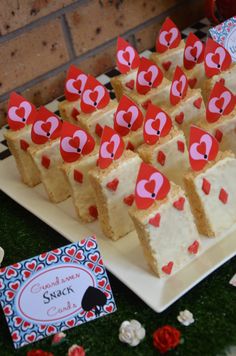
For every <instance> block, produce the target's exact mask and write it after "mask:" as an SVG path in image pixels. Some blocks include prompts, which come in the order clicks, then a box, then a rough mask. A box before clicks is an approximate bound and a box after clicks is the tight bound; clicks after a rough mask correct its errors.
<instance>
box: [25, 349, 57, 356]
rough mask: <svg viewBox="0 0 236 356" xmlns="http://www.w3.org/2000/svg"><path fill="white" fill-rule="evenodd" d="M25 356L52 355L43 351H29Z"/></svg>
mask: <svg viewBox="0 0 236 356" xmlns="http://www.w3.org/2000/svg"><path fill="white" fill-rule="evenodd" d="M27 356H53V354H52V353H51V352H47V351H43V350H30V351H28V352H27Z"/></svg>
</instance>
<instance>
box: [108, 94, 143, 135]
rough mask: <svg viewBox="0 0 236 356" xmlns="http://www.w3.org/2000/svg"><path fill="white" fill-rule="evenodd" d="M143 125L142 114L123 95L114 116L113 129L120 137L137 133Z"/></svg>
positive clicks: (135, 105) (136, 106)
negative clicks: (133, 132) (132, 132)
mask: <svg viewBox="0 0 236 356" xmlns="http://www.w3.org/2000/svg"><path fill="white" fill-rule="evenodd" d="M142 123H143V114H142V111H141V110H140V109H139V107H138V105H137V104H135V103H134V102H133V101H132V100H130V99H129V98H128V97H127V96H125V95H123V96H122V98H121V100H120V102H119V105H118V107H117V110H116V113H115V116H114V129H115V130H116V132H118V134H119V135H121V136H126V135H128V133H129V132H130V131H137V130H138V129H139V128H140V127H141V126H142Z"/></svg>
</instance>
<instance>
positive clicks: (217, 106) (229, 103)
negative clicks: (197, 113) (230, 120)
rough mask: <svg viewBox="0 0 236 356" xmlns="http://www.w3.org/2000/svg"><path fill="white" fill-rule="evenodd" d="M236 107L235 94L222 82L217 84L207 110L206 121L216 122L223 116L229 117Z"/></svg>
mask: <svg viewBox="0 0 236 356" xmlns="http://www.w3.org/2000/svg"><path fill="white" fill-rule="evenodd" d="M235 105H236V98H235V96H234V95H233V93H232V92H231V91H230V90H229V89H228V88H226V87H225V86H224V85H223V84H221V82H216V83H215V85H214V87H213V89H212V91H211V94H210V97H209V100H208V103H207V108H206V119H207V121H208V122H215V121H217V120H218V119H219V118H220V117H221V116H224V115H228V114H230V113H231V111H233V109H234V108H235Z"/></svg>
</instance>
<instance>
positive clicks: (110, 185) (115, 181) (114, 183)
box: [106, 178, 119, 192]
mask: <svg viewBox="0 0 236 356" xmlns="http://www.w3.org/2000/svg"><path fill="white" fill-rule="evenodd" d="M118 184H119V179H117V178H115V179H113V180H112V181H111V182H108V183H107V185H106V187H107V188H108V189H110V190H113V191H114V192H115V191H116V189H117V187H118Z"/></svg>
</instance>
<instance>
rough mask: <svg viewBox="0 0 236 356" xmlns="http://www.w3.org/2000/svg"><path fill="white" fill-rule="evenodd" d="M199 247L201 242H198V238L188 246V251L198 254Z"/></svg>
mask: <svg viewBox="0 0 236 356" xmlns="http://www.w3.org/2000/svg"><path fill="white" fill-rule="evenodd" d="M198 248H199V242H198V241H197V240H195V241H194V242H193V243H192V245H190V246H189V247H188V252H189V253H192V254H194V255H196V254H197V252H198Z"/></svg>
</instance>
